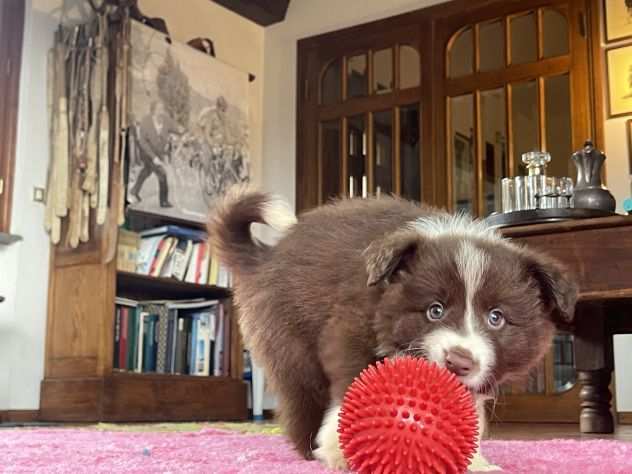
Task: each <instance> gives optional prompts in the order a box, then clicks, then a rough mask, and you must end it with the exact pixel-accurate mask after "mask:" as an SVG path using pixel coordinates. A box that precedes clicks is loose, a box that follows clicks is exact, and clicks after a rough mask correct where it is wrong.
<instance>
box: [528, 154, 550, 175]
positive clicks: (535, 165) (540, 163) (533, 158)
mask: <svg viewBox="0 0 632 474" xmlns="http://www.w3.org/2000/svg"><path fill="white" fill-rule="evenodd" d="M550 161H551V155H550V154H549V153H547V152H546V151H529V152H527V153H523V154H522V162H523V163H524V164H525V165H526V167H527V170H528V172H529V176H534V175H545V174H546V166H547V165H548V164H549V162H550Z"/></svg>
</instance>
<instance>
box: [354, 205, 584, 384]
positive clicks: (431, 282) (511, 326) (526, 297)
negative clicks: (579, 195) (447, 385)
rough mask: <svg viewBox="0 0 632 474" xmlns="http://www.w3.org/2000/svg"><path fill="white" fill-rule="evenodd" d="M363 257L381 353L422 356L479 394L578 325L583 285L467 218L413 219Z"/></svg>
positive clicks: (523, 368) (533, 361)
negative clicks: (372, 293) (557, 332)
mask: <svg viewBox="0 0 632 474" xmlns="http://www.w3.org/2000/svg"><path fill="white" fill-rule="evenodd" d="M364 255H365V258H366V263H367V275H368V282H367V284H368V285H369V286H372V287H376V289H375V290H374V291H376V292H378V294H379V299H378V301H379V302H378V307H377V310H376V319H375V331H376V334H377V339H378V347H377V349H376V352H377V355H379V356H389V355H391V356H392V355H396V354H402V353H408V354H413V355H418V356H421V357H424V358H426V359H428V360H431V361H433V362H436V363H437V364H439V365H440V366H443V367H446V368H447V369H449V370H450V371H452V372H453V373H455V374H456V375H457V377H458V378H459V379H460V380H461V381H462V382H463V383H464V384H465V385H467V386H468V387H470V388H471V389H472V390H474V391H478V392H482V393H485V392H489V391H491V390H493V389H494V388H495V387H496V386H497V384H499V383H502V382H503V381H506V380H508V379H510V378H512V377H515V376H518V375H522V374H524V373H526V372H527V371H528V370H529V369H530V368H531V367H532V366H533V365H535V364H536V363H537V362H538V361H539V359H540V358H541V357H542V356H543V354H544V352H545V351H546V350H547V348H548V347H549V345H550V343H551V339H552V337H553V334H554V330H555V328H556V327H566V326H568V325H569V324H571V323H572V319H573V314H574V307H575V302H576V299H577V287H576V284H575V283H574V281H573V280H571V279H570V278H569V275H568V274H567V273H566V272H565V271H564V269H563V268H562V267H561V266H560V265H559V264H558V263H557V262H555V261H553V260H551V259H549V258H547V257H544V256H542V255H539V254H537V253H535V252H532V251H529V250H527V249H524V248H521V247H519V246H517V245H514V244H511V243H509V242H508V241H506V240H503V239H502V238H501V237H500V236H499V235H497V234H496V233H495V232H494V231H493V230H492V229H489V228H487V227H485V226H484V224H483V223H481V222H472V221H471V220H470V219H468V218H466V217H462V216H447V215H443V214H438V215H436V216H432V217H429V218H426V219H422V220H419V221H416V222H414V223H412V224H411V225H410V226H408V227H406V228H403V229H400V230H397V231H395V232H393V233H392V234H390V235H387V236H385V237H383V238H381V239H378V240H377V241H375V242H373V243H372V244H371V245H370V246H369V247H368V248H367V249H366V251H365V253H364Z"/></svg>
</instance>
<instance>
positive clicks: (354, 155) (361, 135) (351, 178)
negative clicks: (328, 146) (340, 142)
mask: <svg viewBox="0 0 632 474" xmlns="http://www.w3.org/2000/svg"><path fill="white" fill-rule="evenodd" d="M347 130H348V143H347V149H348V152H349V157H348V161H347V186H348V189H349V197H358V196H361V197H366V196H367V193H368V189H367V177H366V121H365V117H364V115H355V116H353V117H349V119H348V120H347Z"/></svg>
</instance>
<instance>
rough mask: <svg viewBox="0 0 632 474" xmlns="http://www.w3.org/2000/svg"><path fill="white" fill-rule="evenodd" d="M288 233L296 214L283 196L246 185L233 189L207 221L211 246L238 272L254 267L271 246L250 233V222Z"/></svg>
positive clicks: (227, 264) (229, 266)
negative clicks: (255, 189) (249, 187)
mask: <svg viewBox="0 0 632 474" xmlns="http://www.w3.org/2000/svg"><path fill="white" fill-rule="evenodd" d="M254 223H259V224H266V225H268V226H270V227H272V228H273V229H274V230H276V231H278V232H286V231H287V230H288V229H289V228H290V227H292V226H293V225H294V224H295V223H296V217H295V216H294V214H293V213H292V211H291V210H290V207H289V205H288V204H287V202H285V201H284V200H283V199H281V198H279V197H277V196H273V195H271V194H267V193H263V192H260V191H253V190H250V189H248V188H246V187H237V188H234V189H232V190H231V191H230V192H229V193H228V194H227V196H226V197H225V198H224V199H223V200H222V201H221V202H220V203H219V204H218V205H217V206H216V208H215V210H214V212H213V213H212V215H211V218H210V220H209V224H208V231H209V238H210V241H211V246H212V247H213V250H214V252H215V253H216V255H217V257H218V258H219V260H220V261H221V262H222V263H224V264H225V265H226V266H227V267H228V268H229V269H230V270H231V271H232V272H234V273H236V274H239V273H244V272H248V271H249V270H252V269H254V267H255V266H257V265H258V264H259V263H260V262H261V261H262V260H263V259H265V255H266V253H267V252H268V251H269V247H268V246H266V245H264V244H263V243H261V242H259V241H258V240H256V239H255V238H254V237H253V236H252V234H251V229H250V227H251V224H254Z"/></svg>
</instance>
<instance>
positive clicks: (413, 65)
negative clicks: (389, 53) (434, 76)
mask: <svg viewBox="0 0 632 474" xmlns="http://www.w3.org/2000/svg"><path fill="white" fill-rule="evenodd" d="M420 67H421V61H420V58H419V52H418V51H417V49H415V48H414V47H412V46H410V45H407V44H403V45H401V46H400V47H399V88H400V89H408V88H410V87H419V84H421V74H420Z"/></svg>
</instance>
